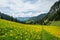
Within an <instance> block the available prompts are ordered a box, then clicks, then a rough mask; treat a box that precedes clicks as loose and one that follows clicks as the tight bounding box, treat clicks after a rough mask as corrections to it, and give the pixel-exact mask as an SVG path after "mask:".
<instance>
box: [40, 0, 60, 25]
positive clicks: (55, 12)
mask: <svg viewBox="0 0 60 40" xmlns="http://www.w3.org/2000/svg"><path fill="white" fill-rule="evenodd" d="M57 20H60V1H57V2H56V3H55V4H54V5H53V6H52V7H51V9H50V11H49V12H48V14H47V15H46V16H45V17H44V18H43V19H42V22H41V23H42V24H47V23H49V22H50V21H57Z"/></svg>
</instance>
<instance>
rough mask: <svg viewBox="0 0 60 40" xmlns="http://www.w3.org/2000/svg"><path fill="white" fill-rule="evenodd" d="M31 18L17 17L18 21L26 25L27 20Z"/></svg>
mask: <svg viewBox="0 0 60 40" xmlns="http://www.w3.org/2000/svg"><path fill="white" fill-rule="evenodd" d="M29 18H30V17H17V20H19V21H20V22H21V23H25V22H26V21H27V20H29Z"/></svg>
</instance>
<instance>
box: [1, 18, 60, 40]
mask: <svg viewBox="0 0 60 40" xmlns="http://www.w3.org/2000/svg"><path fill="white" fill-rule="evenodd" d="M52 24H53V25H52ZM52 24H51V25H49V26H45V25H30V24H21V23H16V22H11V21H7V20H3V19H0V40H60V22H57V24H59V25H58V26H57V24H56V22H55V23H54V22H52ZM55 24H56V26H54V25H55Z"/></svg>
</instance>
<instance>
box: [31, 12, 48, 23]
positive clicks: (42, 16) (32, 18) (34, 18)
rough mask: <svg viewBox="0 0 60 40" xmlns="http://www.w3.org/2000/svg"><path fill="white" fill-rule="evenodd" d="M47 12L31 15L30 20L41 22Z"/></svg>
mask: <svg viewBox="0 0 60 40" xmlns="http://www.w3.org/2000/svg"><path fill="white" fill-rule="evenodd" d="M46 14H47V13H44V14H40V15H38V16H36V17H31V18H30V20H33V21H35V23H40V20H42V19H43V18H44V17H45V16H46Z"/></svg>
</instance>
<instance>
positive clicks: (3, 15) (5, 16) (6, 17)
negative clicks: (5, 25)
mask: <svg viewBox="0 0 60 40" xmlns="http://www.w3.org/2000/svg"><path fill="white" fill-rule="evenodd" d="M0 19H5V20H9V21H15V22H19V21H18V20H17V19H16V18H14V17H12V16H9V15H6V14H4V13H1V12H0Z"/></svg>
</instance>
